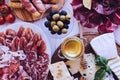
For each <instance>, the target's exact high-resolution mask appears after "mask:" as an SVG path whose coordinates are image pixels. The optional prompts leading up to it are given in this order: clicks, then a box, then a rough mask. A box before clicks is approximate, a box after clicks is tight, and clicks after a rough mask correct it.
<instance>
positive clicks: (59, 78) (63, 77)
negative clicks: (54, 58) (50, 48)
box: [49, 61, 73, 80]
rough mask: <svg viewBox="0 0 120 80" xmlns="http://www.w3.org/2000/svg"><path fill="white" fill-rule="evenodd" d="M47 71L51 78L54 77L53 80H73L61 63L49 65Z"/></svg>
mask: <svg viewBox="0 0 120 80" xmlns="http://www.w3.org/2000/svg"><path fill="white" fill-rule="evenodd" d="M49 69H50V72H51V74H52V76H53V77H54V80H73V77H71V75H70V73H69V71H68V69H67V67H66V65H65V63H64V62H63V61H60V62H57V63H54V64H50V65H49Z"/></svg>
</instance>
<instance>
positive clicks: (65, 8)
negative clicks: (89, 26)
mask: <svg viewBox="0 0 120 80" xmlns="http://www.w3.org/2000/svg"><path fill="white" fill-rule="evenodd" d="M66 5H67V6H64V7H63V8H62V9H61V10H65V11H66V12H67V14H69V15H70V16H71V19H70V24H69V25H68V26H69V28H68V32H67V33H66V34H61V35H58V34H57V33H56V34H51V32H50V31H49V29H48V28H47V27H45V25H44V23H45V21H47V19H46V18H44V19H43V20H42V22H41V23H42V24H39V25H40V26H41V27H42V29H43V30H44V32H45V33H46V34H47V35H49V36H50V37H53V38H64V37H66V36H67V35H69V34H70V32H71V31H72V29H73V26H74V18H73V11H72V8H71V6H70V5H69V4H66ZM61 10H60V11H61Z"/></svg>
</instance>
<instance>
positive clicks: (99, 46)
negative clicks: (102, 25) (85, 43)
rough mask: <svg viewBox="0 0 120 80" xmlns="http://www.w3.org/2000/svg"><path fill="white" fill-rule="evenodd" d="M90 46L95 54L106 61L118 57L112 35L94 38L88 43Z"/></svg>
mask: <svg viewBox="0 0 120 80" xmlns="http://www.w3.org/2000/svg"><path fill="white" fill-rule="evenodd" d="M90 45H91V46H92V48H93V49H94V51H95V52H96V54H98V55H100V56H102V57H105V58H107V59H111V58H116V57H118V53H117V48H116V44H115V39H114V34H113V33H106V34H103V35H100V36H98V37H96V38H94V39H93V40H92V41H91V42H90Z"/></svg>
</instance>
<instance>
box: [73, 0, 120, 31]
mask: <svg viewBox="0 0 120 80" xmlns="http://www.w3.org/2000/svg"><path fill="white" fill-rule="evenodd" d="M72 6H73V10H74V16H75V18H76V19H77V20H80V22H81V24H82V26H84V27H88V28H93V27H98V31H99V32H100V33H107V32H113V31H114V30H115V29H116V28H117V27H118V25H120V0H92V7H91V9H90V10H89V9H87V8H86V7H85V6H84V5H83V0H73V1H72ZM108 22H110V23H111V25H109V24H108Z"/></svg>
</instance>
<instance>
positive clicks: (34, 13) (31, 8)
mask: <svg viewBox="0 0 120 80" xmlns="http://www.w3.org/2000/svg"><path fill="white" fill-rule="evenodd" d="M20 2H21V3H22V5H23V7H24V8H25V9H26V10H27V11H28V12H29V13H31V14H32V16H33V17H40V13H39V12H38V11H37V9H36V8H35V7H34V5H33V4H32V3H31V2H30V0H20Z"/></svg>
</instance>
